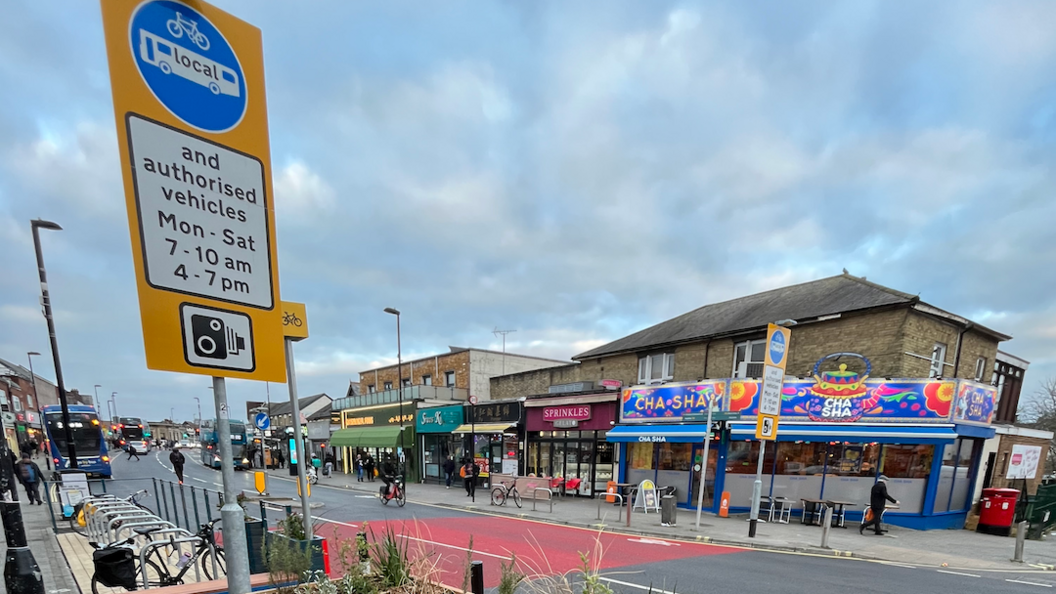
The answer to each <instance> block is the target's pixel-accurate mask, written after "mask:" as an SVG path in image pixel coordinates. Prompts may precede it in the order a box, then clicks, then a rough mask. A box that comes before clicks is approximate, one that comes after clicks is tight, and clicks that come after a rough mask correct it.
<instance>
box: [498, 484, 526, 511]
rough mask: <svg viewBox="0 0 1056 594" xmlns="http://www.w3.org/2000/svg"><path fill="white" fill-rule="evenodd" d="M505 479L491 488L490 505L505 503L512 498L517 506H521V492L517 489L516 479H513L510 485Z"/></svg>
mask: <svg viewBox="0 0 1056 594" xmlns="http://www.w3.org/2000/svg"><path fill="white" fill-rule="evenodd" d="M510 485H511V484H510V483H507V482H506V481H502V482H501V483H500V484H499V485H498V486H496V487H495V488H494V489H492V490H491V504H492V505H506V502H507V501H509V500H510V498H511V497H512V498H513V503H514V504H516V505H517V507H521V493H520V491H518V490H517V481H513V483H512V485H513V486H510Z"/></svg>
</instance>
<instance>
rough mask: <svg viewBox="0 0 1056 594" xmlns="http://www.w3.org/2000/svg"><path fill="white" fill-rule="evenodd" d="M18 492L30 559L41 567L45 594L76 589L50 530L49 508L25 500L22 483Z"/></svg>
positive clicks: (2, 547)
mask: <svg viewBox="0 0 1056 594" xmlns="http://www.w3.org/2000/svg"><path fill="white" fill-rule="evenodd" d="M18 491H19V492H18V496H19V500H20V503H21V505H20V507H21V509H22V523H23V525H25V527H26V541H27V542H28V544H29V550H30V551H32V552H33V558H34V559H35V560H36V561H37V565H38V566H40V573H41V577H42V578H43V579H44V592H45V593H46V594H65V593H66V592H78V589H77V584H76V582H75V581H74V579H73V573H72V572H71V571H70V568H69V566H68V565H67V564H66V559H65V558H64V557H63V555H62V550H61V549H60V548H59V542H58V540H57V539H56V538H55V533H54V532H53V531H52V529H51V520H50V519H49V516H48V507H47V506H46V505H29V504H28V503H26V501H25V495H26V493H25V491H24V490H23V489H22V487H21V485H19V487H18ZM6 556H7V542H6V540H4V539H0V557H3V558H6ZM0 591H4V588H3V587H0Z"/></svg>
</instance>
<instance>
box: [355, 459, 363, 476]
mask: <svg viewBox="0 0 1056 594" xmlns="http://www.w3.org/2000/svg"><path fill="white" fill-rule="evenodd" d="M356 480H357V481H359V482H361V483H362V482H363V454H356Z"/></svg>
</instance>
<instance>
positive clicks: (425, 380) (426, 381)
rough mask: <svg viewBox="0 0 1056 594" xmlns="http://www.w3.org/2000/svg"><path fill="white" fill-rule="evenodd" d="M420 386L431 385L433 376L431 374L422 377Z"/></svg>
mask: <svg viewBox="0 0 1056 594" xmlns="http://www.w3.org/2000/svg"><path fill="white" fill-rule="evenodd" d="M422 385H423V386H431V385H433V376H432V375H431V374H428V373H427V374H425V375H423V376H422Z"/></svg>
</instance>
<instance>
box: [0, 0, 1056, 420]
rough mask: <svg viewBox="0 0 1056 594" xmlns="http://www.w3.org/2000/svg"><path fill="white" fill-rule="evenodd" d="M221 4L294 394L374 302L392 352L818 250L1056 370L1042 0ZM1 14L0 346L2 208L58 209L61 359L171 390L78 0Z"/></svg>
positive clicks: (1046, 8) (342, 345)
mask: <svg viewBox="0 0 1056 594" xmlns="http://www.w3.org/2000/svg"><path fill="white" fill-rule="evenodd" d="M217 4H218V5H219V6H221V7H222V8H224V9H225V10H228V11H229V12H231V13H233V14H235V15H238V16H240V17H241V18H243V19H245V20H247V21H249V22H251V23H253V24H254V25H256V26H258V27H260V28H261V29H262V31H263V35H264V54H265V63H266V71H267V72H266V74H267V92H268V106H269V116H270V129H271V143H272V146H271V148H272V163H273V166H274V176H275V178H274V183H275V191H276V204H277V221H278V242H279V243H278V246H279V248H278V249H279V270H280V277H281V287H282V296H283V297H284V298H286V299H290V300H296V301H304V302H306V303H307V305H308V312H309V320H310V326H311V330H312V338H311V339H310V340H308V341H306V342H303V343H301V344H300V345H298V346H297V356H298V362H297V369H298V374H299V377H300V390H301V393H302V394H311V393H316V392H323V391H325V392H327V393H328V394H330V395H332V396H340V395H343V393H344V391H345V390H346V388H347V385H348V379H349V378H350V377H356V374H357V372H358V371H361V370H364V369H368V368H370V367H372V366H375V365H377V364H380V363H389V362H392V361H394V360H395V355H396V348H395V328H394V320H393V318H392V317H391V316H388V315H386V314H384V313H382V311H381V310H382V309H383V308H384V307H387V306H392V307H397V308H399V309H401V310H402V311H403V312H404V316H403V337H404V349H405V351H406V352H407V354H408V356H409V357H412V356H415V355H428V354H432V353H434V352H437V351H441V350H445V349H446V348H447V346H448V345H459V346H476V347H490V348H497V347H498V345H499V341H498V340H497V339H496V337H495V336H494V335H493V334H492V330H493V329H495V328H496V327H499V328H503V329H516V330H517V332H516V333H514V334H511V335H510V337H509V342H508V343H507V348H508V349H509V350H511V351H516V352H520V353H526V354H533V355H540V356H547V357H556V358H568V357H569V356H571V355H573V354H575V353H577V352H581V351H583V350H586V349H588V348H591V347H593V346H596V345H598V344H602V343H604V342H607V341H609V340H611V339H615V338H618V337H620V336H623V335H625V334H627V333H630V332H632V331H635V330H638V329H640V328H643V327H645V326H648V325H651V324H653V323H656V322H658V321H661V320H663V319H666V318H668V317H671V316H673V315H676V314H679V313H682V312H685V311H687V310H689V309H693V308H695V307H697V306H700V305H702V304H705V303H709V302H713V301H716V300H722V299H727V298H731V297H736V296H740V295H745V294H749V293H753V292H756V291H759V290H762V289H769V288H773V287H778V286H781V285H784V284H789V283H795V282H800V281H806V280H811V279H816V278H820V277H824V276H829V275H833V274H838V273H839V272H840V270H841V269H842V268H847V269H848V270H850V271H851V272H852V273H854V274H858V275H867V276H868V277H869V279H870V280H873V281H876V282H879V283H882V284H885V285H888V286H890V287H893V288H897V289H900V290H903V291H907V292H910V293H920V295H921V296H922V298H923V299H925V300H926V301H928V302H930V303H932V304H934V305H937V306H940V307H943V308H946V309H949V310H952V311H954V312H957V313H960V314H962V315H966V316H969V317H971V318H973V319H974V320H976V321H978V322H981V323H985V324H987V325H989V326H991V327H993V328H995V329H998V330H1001V331H1003V332H1006V333H1009V334H1012V335H1014V336H1015V339H1014V340H1013V341H1012V342H1010V343H1006V344H1005V345H1004V347H1003V348H1004V349H1005V350H1008V351H1011V352H1013V353H1015V354H1017V355H1019V356H1021V357H1023V358H1025V359H1028V360H1030V361H1031V362H1032V363H1033V364H1032V366H1031V369H1030V372H1029V374H1028V381H1027V386H1026V389H1027V390H1028V391H1030V390H1033V389H1035V388H1036V387H1037V386H1038V384H1039V383H1040V381H1041V380H1042V379H1043V378H1044V377H1046V376H1053V375H1056V353H1054V351H1053V348H1052V345H1053V340H1054V339H1056V302H1054V300H1053V297H1052V295H1053V294H1054V290H1056V275H1054V273H1053V270H1054V269H1056V233H1054V231H1053V227H1054V223H1056V201H1054V200H1053V196H1052V194H1053V190H1054V171H1053V163H1054V158H1053V157H1054V148H1056V146H1054V145H1056V34H1053V32H1052V23H1053V22H1056V4H1053V3H1051V2H1047V1H1040V2H1004V3H992V2H978V3H971V2H957V3H932V4H931V5H930V6H929V5H928V4H927V3H925V4H923V5H922V4H921V3H918V2H871V3H870V2H854V3H846V2H831V3H828V2H819V3H812V2H794V3H745V2H729V3H693V2H663V1H651V2H619V1H605V2H600V1H598V2H568V1H564V0H562V1H555V2H515V1H509V2H422V3H405V2H373V3H366V2H361V3H360V2H357V3H348V2H333V3H325V2H313V3H299V2H296V3H295V2H283V3H279V2H250V1H248V0H244V1H237V0H218V1H217ZM4 14H5V17H4V21H5V23H6V25H7V26H6V27H5V29H4V34H3V35H0V89H2V91H0V105H2V107H3V108H2V109H0V249H2V250H3V257H2V258H0V279H3V280H2V285H3V287H2V289H0V356H2V357H4V358H8V359H13V360H15V361H18V362H23V360H24V359H25V355H24V353H25V352H26V351H30V350H37V351H40V352H43V353H45V354H48V353H49V349H48V343H47V332H46V326H45V323H44V320H43V318H42V316H41V315H40V313H39V307H38V305H37V303H38V286H37V280H36V275H35V270H34V262H33V248H32V240H31V236H30V233H29V223H28V222H29V220H30V219H31V218H35V217H43V218H47V219H51V220H55V221H57V222H59V223H60V224H61V225H62V226H63V227H64V228H65V231H62V232H60V233H53V232H50V233H47V235H45V237H44V250H45V257H46V260H47V265H48V270H49V274H50V286H51V289H52V291H53V298H54V303H55V306H56V308H57V325H58V337H59V344H60V349H61V353H62V357H63V367H64V371H65V376H66V381H67V384H68V386H69V387H70V388H79V389H81V390H82V391H89V392H90V391H91V389H92V386H93V385H94V384H102V386H103V388H102V390H101V391H102V392H103V393H105V394H107V395H109V394H110V393H111V392H113V391H116V392H118V402H119V406H120V407H121V411H122V414H125V413H128V414H138V415H142V416H147V417H149V418H151V419H154V418H160V417H167V416H168V415H169V408H170V407H175V415H176V418H177V419H187V418H190V417H191V416H192V415H193V414H194V401H193V399H192V396H199V397H202V399H203V401H207V402H208V401H209V397H210V396H211V392H209V391H208V390H207V389H206V387H207V386H208V385H209V380H208V378H206V377H204V376H191V375H178V374H173V373H166V372H156V371H148V370H147V369H146V368H145V363H144V355H143V341H142V334H141V331H140V326H139V316H138V306H137V296H136V291H135V279H134V276H133V268H132V260H131V251H130V244H129V233H128V226H127V220H126V218H125V216H126V215H125V212H124V200H123V197H122V185H121V176H120V165H119V162H118V149H117V141H116V133H115V127H114V115H113V108H112V104H111V93H110V86H109V85H110V83H109V74H108V72H107V62H106V55H105V48H104V44H103V34H102V24H101V19H100V14H99V7H98V5H97V4H96V3H94V2H90V1H73V0H66V1H56V2H30V1H28V0H16V1H14V2H9V3H7V6H6V9H5V11H4ZM37 364H38V365H39V369H40V370H41V372H42V374H43V375H46V376H49V377H53V371H52V368H51V365H50V360H49V357H47V356H46V357H42V358H40V359H38V361H37ZM229 386H230V387H229V391H230V394H231V399H232V401H233V404H234V405H236V406H237V407H238V408H241V404H240V402H241V401H243V400H245V399H254V398H263V397H264V392H265V390H264V386H263V385H261V384H258V383H252V382H246V381H232V382H230V383H229ZM285 396H286V392H285V386H281V385H276V386H272V397H273V398H284V397H285ZM207 414H209V413H207Z"/></svg>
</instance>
